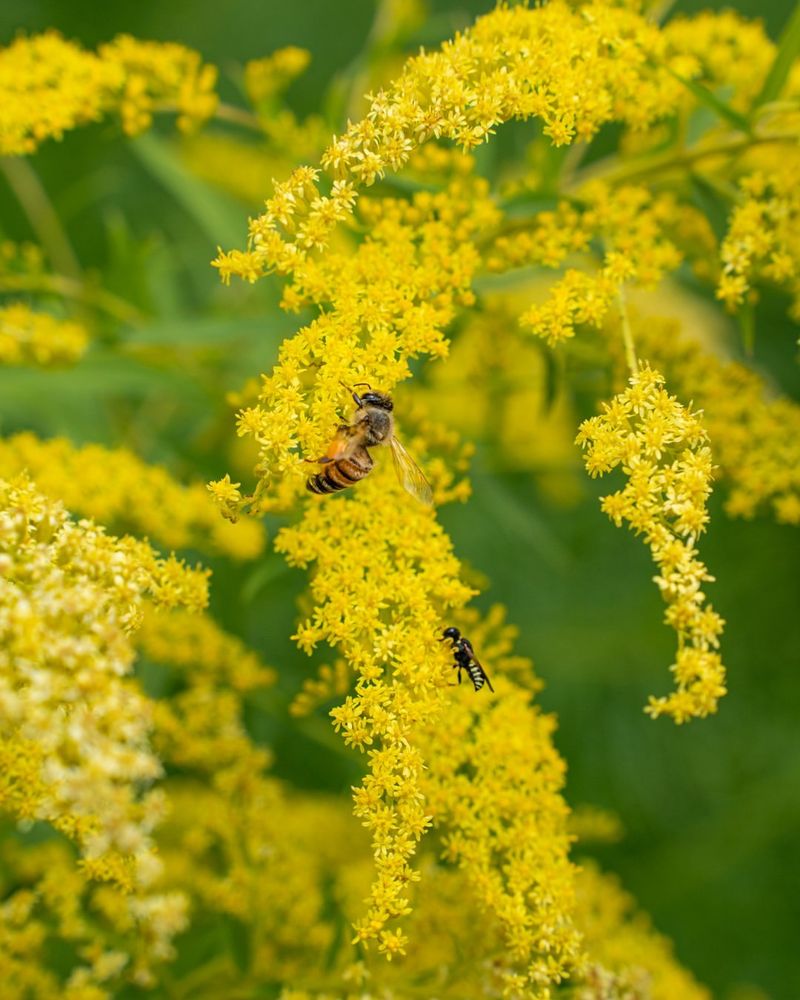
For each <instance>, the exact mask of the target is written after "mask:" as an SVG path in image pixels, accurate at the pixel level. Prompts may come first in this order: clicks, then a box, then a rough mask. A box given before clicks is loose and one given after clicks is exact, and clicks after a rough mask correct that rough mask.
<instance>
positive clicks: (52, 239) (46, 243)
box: [0, 156, 81, 281]
mask: <svg viewBox="0 0 800 1000" xmlns="http://www.w3.org/2000/svg"><path fill="white" fill-rule="evenodd" d="M0 170H2V171H3V174H4V175H5V178H6V180H7V181H8V186H9V187H10V188H11V190H12V191H13V193H14V196H15V197H16V199H17V201H18V202H19V204H20V206H21V208H22V210H23V211H24V212H25V215H26V216H27V217H28V221H29V222H30V224H31V229H33V231H34V233H35V234H36V238H37V239H38V241H39V243H40V244H41V245H42V247H43V248H44V250H45V251H46V253H47V256H48V257H49V258H50V261H51V262H52V264H53V267H54V268H55V269H56V270H57V271H61V272H62V273H63V274H64V275H66V276H67V277H69V278H72V279H74V280H76V281H78V280H80V278H81V265H80V262H79V261H78V258H77V256H76V254H75V251H74V250H73V249H72V244H71V243H70V241H69V237H68V236H67V234H66V231H65V230H64V227H63V226H62V225H61V220H60V219H59V218H58V213H57V212H56V210H55V209H54V208H53V203H52V202H51V201H50V198H49V197H48V194H47V192H46V191H45V189H44V187H43V186H42V182H41V181H40V180H39V177H38V176H37V174H36V171H35V170H34V169H33V167H32V166H31V165H30V163H29V162H28V161H27V160H26V159H25V158H24V157H22V156H4V157H2V158H0Z"/></svg>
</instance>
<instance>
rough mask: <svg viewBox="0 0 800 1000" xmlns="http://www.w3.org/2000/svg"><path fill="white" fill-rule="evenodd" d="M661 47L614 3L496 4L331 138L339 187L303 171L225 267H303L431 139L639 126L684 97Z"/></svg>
mask: <svg viewBox="0 0 800 1000" xmlns="http://www.w3.org/2000/svg"><path fill="white" fill-rule="evenodd" d="M611 38H613V39H614V41H613V43H609V42H608V39H611ZM663 50H664V40H663V38H662V36H661V34H660V31H659V29H658V28H657V27H656V26H655V25H653V24H650V23H648V22H647V21H646V20H645V19H644V18H643V17H642V16H641V15H640V14H639V13H638V12H636V11H634V10H632V9H626V8H624V7H619V6H615V5H612V4H609V3H606V2H592V3H587V4H586V5H584V6H583V7H581V8H580V9H579V10H573V9H572V8H571V7H569V6H568V5H567V4H566V3H563V2H562V0H555V2H553V3H549V4H547V5H545V6H543V7H537V8H534V9H530V8H527V7H524V6H515V7H511V8H509V7H499V8H498V9H497V10H495V11H492V12H491V13H490V14H487V15H486V16H484V17H481V18H479V19H478V20H477V21H476V22H475V24H474V25H473V26H472V27H471V28H469V29H468V30H466V31H465V32H464V33H463V34H461V35H458V36H457V37H456V38H455V39H453V40H452V41H449V42H446V43H445V44H444V45H443V46H442V47H441V49H439V50H437V51H434V52H423V53H422V54H421V55H419V56H417V57H416V58H413V59H411V60H409V61H408V62H407V63H406V66H405V69H404V71H403V73H402V75H401V76H400V77H399V79H398V80H396V81H395V82H394V83H393V84H391V85H390V86H389V87H387V89H386V90H385V91H381V92H380V93H378V94H377V95H374V96H373V97H372V99H371V103H370V107H369V110H368V112H367V114H366V115H365V117H364V118H363V119H362V120H360V121H358V122H355V123H352V124H350V125H349V126H348V128H347V130H346V131H345V133H344V134H343V135H341V136H339V137H336V138H334V140H333V143H332V144H331V145H330V146H329V148H328V149H327V151H326V152H325V154H324V155H323V157H322V167H323V168H324V170H325V171H326V173H327V174H328V175H329V177H330V178H331V179H332V180H333V182H334V183H333V188H332V190H331V194H330V196H325V195H323V194H321V193H320V191H319V189H318V187H317V180H318V179H319V172H318V171H317V170H313V169H311V168H309V167H301V168H299V169H298V170H297V171H295V173H294V174H293V175H292V177H291V178H290V179H289V180H288V181H287V182H285V183H284V184H279V185H277V186H276V188H275V192H274V194H273V196H272V198H270V199H269V200H268V202H267V211H266V212H265V214H264V215H262V216H261V217H260V218H258V219H255V220H253V222H252V223H251V226H250V243H251V249H250V250H249V251H248V252H247V253H245V254H242V253H241V252H239V251H234V252H232V253H231V254H221V255H220V257H219V258H218V260H217V266H218V267H219V268H220V270H221V273H222V274H223V275H231V274H238V275H240V276H241V277H244V278H245V279H246V280H255V278H257V277H258V276H259V275H260V274H263V273H267V272H268V271H271V270H278V271H279V272H283V273H286V272H289V271H293V270H295V269H296V268H298V267H300V268H302V267H303V266H304V264H305V262H306V260H307V259H308V257H309V255H310V254H311V253H312V251H314V250H316V249H321V248H323V247H325V246H326V245H327V242H328V238H329V234H330V232H331V231H332V229H333V228H334V226H335V225H336V224H337V223H338V222H340V221H342V220H344V219H346V218H348V217H349V214H350V211H351V209H352V207H353V205H354V203H355V199H356V188H357V187H359V186H363V185H369V184H372V183H374V181H375V180H377V179H378V178H380V177H382V176H384V174H385V173H386V172H396V171H398V170H399V169H400V168H401V167H403V166H404V165H405V164H406V163H407V161H408V159H409V156H410V155H411V153H412V152H413V150H414V149H415V148H416V147H417V146H420V145H422V144H423V143H425V142H427V141H428V140H429V139H434V138H435V139H449V140H452V141H453V142H455V143H456V144H457V145H459V146H461V147H462V148H463V149H472V148H474V147H476V146H479V145H480V144H481V143H482V142H484V141H485V140H487V139H488V138H489V137H490V136H491V135H492V134H493V133H494V131H495V130H496V128H497V126H498V125H500V124H501V123H502V122H505V121H509V120H511V119H513V118H521V119H528V118H531V117H539V118H541V119H542V120H543V122H544V132H545V134H546V135H547V136H549V138H550V139H551V140H552V141H553V143H554V144H555V145H562V144H564V143H569V142H571V141H572V140H573V139H574V138H578V139H584V140H588V139H590V138H591V137H592V136H593V135H594V134H595V133H596V132H597V130H598V129H599V128H600V126H601V125H603V124H604V123H605V122H608V121H611V120H614V119H617V120H622V121H624V122H626V123H628V124H629V125H631V126H633V127H637V128H643V127H645V126H646V125H647V124H649V123H650V122H652V121H654V120H656V119H657V118H659V117H661V116H662V115H664V114H665V113H666V111H667V110H668V109H669V108H670V106H671V105H672V104H673V103H674V102H675V100H676V98H677V95H678V94H679V93H680V91H681V85H680V84H679V83H678V82H677V81H676V80H675V79H674V77H672V76H671V75H670V73H669V72H668V71H667V70H666V69H665V68H663V67H661V66H659V65H657V64H655V63H654V61H653V60H654V57H656V56H658V55H660V54H662V53H663Z"/></svg>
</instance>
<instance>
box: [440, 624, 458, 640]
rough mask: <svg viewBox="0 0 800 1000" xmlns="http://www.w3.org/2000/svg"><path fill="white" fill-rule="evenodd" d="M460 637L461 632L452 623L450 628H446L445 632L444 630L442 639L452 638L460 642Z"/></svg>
mask: <svg viewBox="0 0 800 1000" xmlns="http://www.w3.org/2000/svg"><path fill="white" fill-rule="evenodd" d="M460 638H461V633H460V632H459V631H458V629H457V628H456V627H455V626H454V625H451V626H450V627H449V628H446V629H445V630H444V632H442V640H444V639H452V640H453V641H454V642H458V640H459V639H460Z"/></svg>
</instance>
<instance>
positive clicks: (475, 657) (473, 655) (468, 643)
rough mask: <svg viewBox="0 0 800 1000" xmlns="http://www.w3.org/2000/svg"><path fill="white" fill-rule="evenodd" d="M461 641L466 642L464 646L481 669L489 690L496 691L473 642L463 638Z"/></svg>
mask: <svg viewBox="0 0 800 1000" xmlns="http://www.w3.org/2000/svg"><path fill="white" fill-rule="evenodd" d="M461 641H462V642H463V643H464V648H465V649H466V650H467V652H468V653H469V658H470V659H471V660H472V662H473V663H474V664H475V666H476V667H477V668H478V670H480V672H481V673H482V674H483V679H484V680H485V681H486V683H487V684H488V685H489V690H490V691H494V688H493V687H492V682H491V681H490V680H489V675H488V674H487V673H486V671H485V670H484V669H483V664H482V663H481V661H480V660H479V659H478V657H477V656H476V655H475V650H474V649H473V648H472V643H471V642H470V641H469V639H462V640H461Z"/></svg>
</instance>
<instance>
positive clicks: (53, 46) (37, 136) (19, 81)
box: [0, 31, 123, 156]
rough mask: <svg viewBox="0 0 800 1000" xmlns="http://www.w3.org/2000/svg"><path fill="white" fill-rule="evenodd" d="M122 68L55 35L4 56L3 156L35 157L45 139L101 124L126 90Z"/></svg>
mask: <svg viewBox="0 0 800 1000" xmlns="http://www.w3.org/2000/svg"><path fill="white" fill-rule="evenodd" d="M122 81H123V75H122V70H121V68H120V67H119V66H118V65H115V64H114V63H111V62H108V61H106V60H104V59H101V58H100V57H99V56H96V55H94V54H93V53H91V52H86V51H85V50H84V49H82V48H80V47H79V46H78V45H75V44H74V43H73V42H68V41H66V40H65V39H64V38H62V37H61V36H60V35H59V34H58V32H56V31H47V32H45V33H44V34H41V35H35V36H33V37H32V38H24V37H20V38H17V39H16V40H15V41H14V42H12V43H11V45H9V46H8V47H7V48H5V49H2V50H0V154H2V155H3V156H9V155H12V156H13V155H18V154H24V153H32V152H33V151H34V150H35V149H36V147H37V146H38V145H39V144H40V143H41V142H43V141H44V140H45V139H49V138H55V139H60V138H61V136H62V135H63V134H64V132H67V131H69V129H72V128H75V127H76V126H77V125H83V124H85V123H86V122H90V121H98V120H99V119H100V118H102V117H103V115H104V114H105V112H106V109H107V107H108V104H109V99H110V95H111V94H112V93H114V91H115V90H117V89H119V88H120V87H121V86H122Z"/></svg>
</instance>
